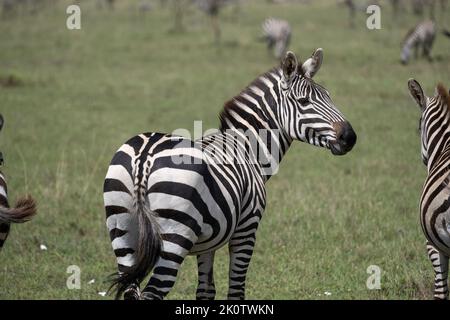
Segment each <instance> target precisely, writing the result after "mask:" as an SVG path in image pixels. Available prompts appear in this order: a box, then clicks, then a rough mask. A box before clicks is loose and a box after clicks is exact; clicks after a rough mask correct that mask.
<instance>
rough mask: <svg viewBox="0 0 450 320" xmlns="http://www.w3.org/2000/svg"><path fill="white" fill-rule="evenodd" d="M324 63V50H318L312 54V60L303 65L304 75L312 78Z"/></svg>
mask: <svg viewBox="0 0 450 320" xmlns="http://www.w3.org/2000/svg"><path fill="white" fill-rule="evenodd" d="M322 61H323V49H322V48H318V49H316V51H314V53H313V54H312V56H311V58H309V59H308V60H306V61H305V63H304V64H303V65H302V70H303V74H304V75H305V76H306V77H308V78H312V77H314V75H315V74H316V73H317V71H319V69H320V67H321V66H322Z"/></svg>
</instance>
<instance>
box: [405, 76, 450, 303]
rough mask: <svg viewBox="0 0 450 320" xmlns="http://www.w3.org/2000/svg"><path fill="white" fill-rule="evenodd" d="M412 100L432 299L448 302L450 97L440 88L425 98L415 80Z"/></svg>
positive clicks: (411, 82) (410, 89)
mask: <svg viewBox="0 0 450 320" xmlns="http://www.w3.org/2000/svg"><path fill="white" fill-rule="evenodd" d="M408 88H409V91H410V94H411V96H412V97H413V99H414V100H415V102H416V103H417V104H418V105H419V108H420V111H421V117H420V121H419V130H420V139H421V154H422V161H423V163H424V164H425V166H426V167H427V171H428V176H427V178H426V180H425V183H424V186H423V191H422V196H421V199H420V222H421V225H422V230H423V232H424V233H425V236H426V238H427V251H428V256H429V258H430V260H431V262H432V265H433V268H434V271H435V286H434V298H435V299H448V284H447V276H448V259H449V256H450V201H449V199H450V173H449V171H448V167H449V166H450V138H449V135H450V126H449V123H450V93H449V92H448V91H447V90H446V89H445V88H444V86H443V85H441V84H439V85H438V86H437V87H436V94H435V95H434V97H427V96H426V95H425V94H424V91H423V89H422V87H421V85H420V84H419V83H418V82H417V81H416V80H414V79H410V80H409V81H408Z"/></svg>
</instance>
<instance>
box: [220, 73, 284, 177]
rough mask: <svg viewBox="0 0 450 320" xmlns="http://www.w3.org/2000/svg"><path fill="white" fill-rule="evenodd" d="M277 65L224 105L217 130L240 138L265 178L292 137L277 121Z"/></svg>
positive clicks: (252, 161)
mask: <svg viewBox="0 0 450 320" xmlns="http://www.w3.org/2000/svg"><path fill="white" fill-rule="evenodd" d="M280 74H281V73H280V69H279V68H276V69H273V70H271V71H269V72H267V73H265V74H263V75H262V76H260V77H259V78H257V79H256V80H255V81H254V82H253V83H252V84H250V85H249V86H248V87H247V88H246V89H245V90H244V91H242V92H241V93H240V94H239V95H238V96H236V97H234V98H233V99H231V100H230V101H229V102H227V103H226V104H225V106H224V109H223V111H222V113H221V115H220V120H221V125H220V130H221V131H222V132H223V133H226V134H230V135H233V136H238V137H239V139H240V140H241V141H243V142H244V145H245V148H246V150H247V151H248V157H249V160H250V161H251V163H253V164H255V165H257V166H258V167H259V168H260V169H261V173H262V175H263V176H265V178H266V180H267V179H268V178H269V177H270V176H272V175H273V174H275V173H276V172H277V171H278V166H279V163H280V161H281V159H282V158H283V156H284V154H285V153H286V151H287V150H288V149H289V146H290V145H291V142H292V139H291V138H290V137H289V136H288V134H287V133H286V131H285V130H284V129H283V126H282V125H281V122H280V119H281V115H280V110H281V108H280V105H281V103H282V98H281V89H280V88H281V76H280Z"/></svg>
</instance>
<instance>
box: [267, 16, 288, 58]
mask: <svg viewBox="0 0 450 320" xmlns="http://www.w3.org/2000/svg"><path fill="white" fill-rule="evenodd" d="M262 32H263V38H264V39H265V41H266V42H267V48H268V50H269V51H270V52H272V53H273V55H274V56H275V57H276V58H277V59H280V58H281V57H283V55H284V54H285V53H286V50H287V49H288V47H289V43H290V42H291V34H292V30H291V26H290V25H289V22H287V21H286V20H281V19H275V18H268V19H266V20H265V21H264V22H263V24H262Z"/></svg>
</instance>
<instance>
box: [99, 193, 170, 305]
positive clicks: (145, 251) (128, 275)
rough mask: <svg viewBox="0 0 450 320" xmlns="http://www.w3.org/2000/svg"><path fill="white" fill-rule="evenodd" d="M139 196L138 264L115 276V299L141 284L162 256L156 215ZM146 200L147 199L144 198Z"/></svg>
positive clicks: (111, 279)
mask: <svg viewBox="0 0 450 320" xmlns="http://www.w3.org/2000/svg"><path fill="white" fill-rule="evenodd" d="M141 199H142V198H140V197H139V196H138V200H137V201H136V212H135V213H136V214H137V217H138V224H139V240H138V245H137V250H136V252H135V253H136V256H137V261H136V264H135V265H134V266H133V267H132V268H130V269H129V270H127V271H124V272H119V273H117V274H113V275H111V277H110V281H111V282H112V284H111V286H110V288H109V290H108V292H109V291H111V290H115V291H116V294H115V299H116V300H117V299H119V298H120V297H121V295H122V294H123V293H124V291H125V290H126V289H127V288H128V287H129V286H130V285H131V284H139V283H140V282H142V280H144V278H145V277H146V276H147V275H148V274H149V273H150V271H152V269H153V267H154V266H155V264H156V261H157V260H158V258H159V256H160V254H161V243H162V241H161V235H160V232H159V228H158V224H157V222H156V220H155V214H154V213H153V212H152V211H151V210H150V209H149V206H148V203H146V201H145V200H141ZM144 199H145V197H144Z"/></svg>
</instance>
